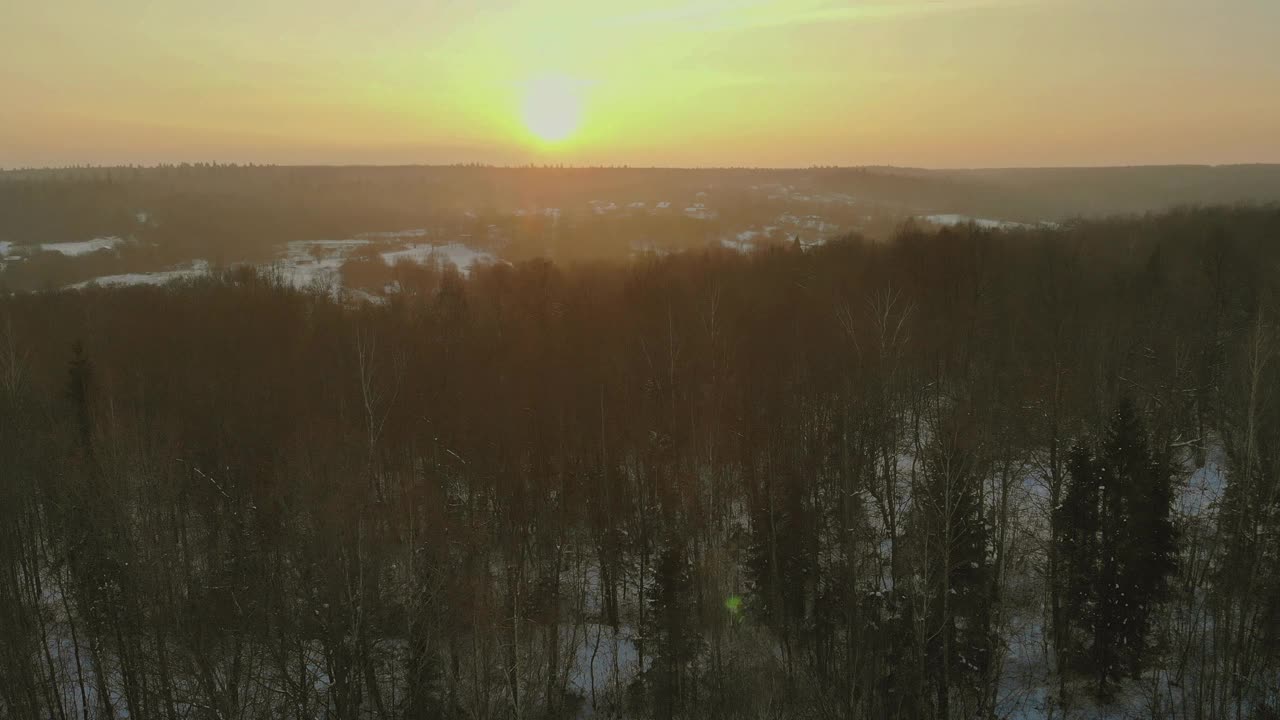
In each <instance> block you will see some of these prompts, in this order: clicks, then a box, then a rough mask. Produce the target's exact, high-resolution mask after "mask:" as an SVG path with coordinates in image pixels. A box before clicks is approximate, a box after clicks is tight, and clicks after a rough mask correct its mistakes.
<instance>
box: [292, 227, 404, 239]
mask: <svg viewBox="0 0 1280 720" xmlns="http://www.w3.org/2000/svg"><path fill="white" fill-rule="evenodd" d="M426 234H427V231H426V228H413V229H412V230H395V231H393V232H367V233H360V234H359V235H357V236H356V238H358V239H368V238H377V239H379V240H393V239H395V238H407V237H424V236H425V235H426ZM311 242H351V241H349V240H330V241H323V240H319V241H311Z"/></svg>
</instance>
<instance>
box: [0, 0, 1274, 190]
mask: <svg viewBox="0 0 1280 720" xmlns="http://www.w3.org/2000/svg"><path fill="white" fill-rule="evenodd" d="M5 14H6V16H7V17H6V18H5V22H4V23H3V24H0V83H3V85H4V86H5V87H6V88H7V89H8V92H7V94H8V96H9V98H11V99H20V101H15V102H7V103H4V104H3V105H0V167H9V168H12V167H29V166H59V165H73V164H82V163H83V164H103V165H106V164H130V163H138V164H155V163H164V162H183V161H198V160H206V161H218V162H241V163H248V162H255V163H273V164H308V165H314V164H418V163H424V164H449V163H457V162H486V163H494V164H523V163H527V162H534V163H565V164H574V165H631V166H670V167H708V166H762V167H763V166H768V167H807V166H811V165H815V164H816V165H850V166H852V165H896V166H913V167H930V168H979V167H983V168H986V167H1064V166H1120V165H1146V164H1161V165H1166V164H1236V163H1262V162H1278V161H1280V135H1278V134H1277V133H1276V132H1275V128H1276V127H1280V93H1277V92H1275V88H1277V87H1280V59H1278V58H1277V53H1276V51H1275V48H1276V47H1280V4H1278V3H1272V2H1262V1H1259V0H1223V1H1222V2H1217V3H1206V2H1190V1H1189V0H1172V1H1171V2H1154V1H1153V0H1134V1H1133V2H1126V3H1123V4H1119V3H1111V2H1100V1H1096V0H956V1H955V2H947V3H941V2H922V1H919V0H884V1H878V2H864V3H835V2H829V1H827V0H801V1H792V2H743V1H736V0H706V1H696V2H679V3H672V2H663V3H637V2H623V3H609V4H607V5H604V4H598V3H587V2H585V1H583V0H554V1H552V2H543V3H537V4H516V3H510V2H503V1H500V0H483V2H480V3H422V2H409V1H408V0H379V1H378V2H374V3H368V4H363V5H359V6H356V5H352V4H344V3H339V2H337V1H336V0H321V1H320V2H314V3H303V2H301V1H300V0H280V1H277V2H270V3H255V2H249V1H248V0H227V1H225V2H220V3H217V4H216V5H205V4H198V3H194V2H190V1H188V0H179V1H176V2H170V3H152V2H147V1H146V0H121V1H120V2H116V3H112V4H103V3H94V2H89V1H87V0H56V1H54V2H47V3H22V4H14V5H13V6H12V7H11V8H9V9H8V10H6V13H5Z"/></svg>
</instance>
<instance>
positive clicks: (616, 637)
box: [561, 623, 640, 705]
mask: <svg viewBox="0 0 1280 720" xmlns="http://www.w3.org/2000/svg"><path fill="white" fill-rule="evenodd" d="M561 633H562V635H563V638H564V640H565V641H575V642H574V645H575V650H574V659H573V667H572V668H570V671H569V685H570V687H572V688H573V689H575V690H577V691H578V692H580V693H582V695H583V697H585V698H586V700H587V703H588V705H589V704H590V702H591V695H592V692H591V691H592V688H594V689H595V691H596V693H602V692H604V691H606V690H608V689H609V687H610V686H613V685H615V684H626V682H627V681H628V680H629V679H630V678H631V677H632V676H633V675H634V674H635V672H636V671H637V670H638V669H639V668H638V667H637V666H638V665H639V659H640V656H639V653H638V652H637V651H636V644H635V640H634V636H635V632H634V630H633V629H632V628H631V627H630V626H627V625H623V626H622V627H621V628H619V629H618V631H617V632H614V630H613V628H611V627H609V626H608V625H604V624H600V623H584V624H583V626H582V627H581V628H578V627H574V626H571V625H562V626H561ZM584 634H585V637H583V635H584Z"/></svg>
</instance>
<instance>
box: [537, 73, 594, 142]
mask: <svg viewBox="0 0 1280 720" xmlns="http://www.w3.org/2000/svg"><path fill="white" fill-rule="evenodd" d="M582 90H583V83H582V82H580V81H576V80H573V79H572V78H568V77H565V76H563V75H546V76H543V77H539V78H535V79H533V80H530V81H529V82H528V83H526V85H525V94H524V106H523V109H522V110H523V112H522V115H523V118H524V124H525V127H527V128H528V129H529V132H531V133H533V134H534V135H535V136H536V137H537V138H538V139H540V140H542V141H543V142H544V143H559V142H562V141H564V140H567V139H568V138H569V136H571V135H573V133H574V131H576V130H577V129H578V126H579V125H580V124H581V123H582Z"/></svg>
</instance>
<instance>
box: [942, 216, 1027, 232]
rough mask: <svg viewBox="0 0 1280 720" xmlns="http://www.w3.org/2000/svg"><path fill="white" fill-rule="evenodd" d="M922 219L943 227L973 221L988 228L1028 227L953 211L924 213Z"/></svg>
mask: <svg viewBox="0 0 1280 720" xmlns="http://www.w3.org/2000/svg"><path fill="white" fill-rule="evenodd" d="M922 219H924V220H925V221H927V222H930V223H933V224H934V225H942V226H944V227H955V226H957V225H968V224H969V223H973V224H974V225H977V226H978V227H980V228H987V229H989V230H1012V229H1016V228H1025V227H1028V225H1027V224H1026V223H1019V222H1011V221H1009V220H990V219H987V218H976V217H969V216H968V215H956V214H953V213H947V214H943V215H925V216H923V218H922Z"/></svg>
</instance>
